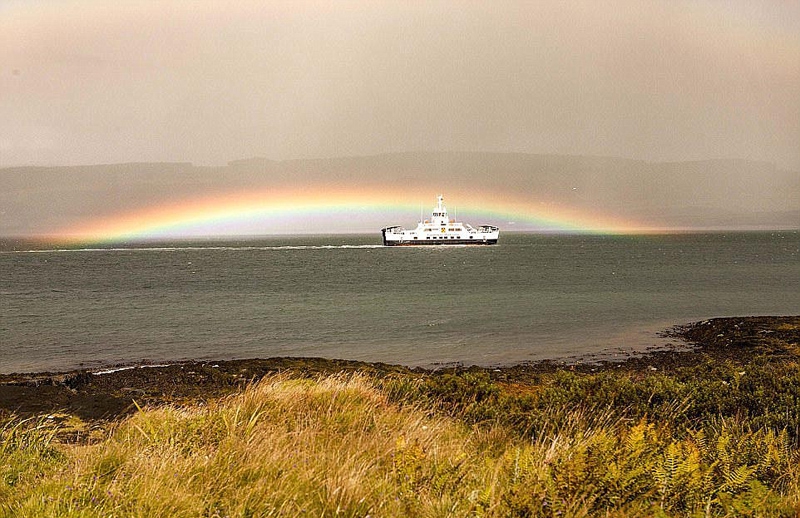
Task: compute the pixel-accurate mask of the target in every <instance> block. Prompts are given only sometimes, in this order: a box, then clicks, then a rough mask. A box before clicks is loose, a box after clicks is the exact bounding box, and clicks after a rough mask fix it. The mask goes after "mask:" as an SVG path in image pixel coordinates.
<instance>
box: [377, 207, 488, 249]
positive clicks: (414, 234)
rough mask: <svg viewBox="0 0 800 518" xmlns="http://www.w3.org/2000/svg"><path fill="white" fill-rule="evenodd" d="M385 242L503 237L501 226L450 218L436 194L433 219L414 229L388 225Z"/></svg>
mask: <svg viewBox="0 0 800 518" xmlns="http://www.w3.org/2000/svg"><path fill="white" fill-rule="evenodd" d="M381 233H382V234H383V244H384V245H385V246H409V245H493V244H495V243H497V239H498V238H499V237H500V229H499V228H497V227H495V226H493V225H480V226H479V227H478V228H473V227H472V226H470V225H468V224H466V223H461V222H458V221H456V220H455V219H450V217H449V216H448V215H447V209H446V208H445V206H444V198H442V195H441V194H440V195H439V196H438V197H437V203H436V207H435V208H434V209H433V213H432V214H431V219H430V220H427V219H426V220H424V221H420V222H419V223H418V224H417V228H415V229H414V230H406V229H404V228H403V227H386V228H384V229H382V230H381Z"/></svg>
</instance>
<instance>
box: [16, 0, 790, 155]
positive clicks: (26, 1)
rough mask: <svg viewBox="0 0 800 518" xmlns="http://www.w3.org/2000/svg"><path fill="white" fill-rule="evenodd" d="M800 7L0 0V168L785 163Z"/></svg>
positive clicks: (777, 1) (778, 1)
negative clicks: (339, 160)
mask: <svg viewBox="0 0 800 518" xmlns="http://www.w3.org/2000/svg"><path fill="white" fill-rule="evenodd" d="M798 27H800V2H798V1H790V0H760V1H752V0H664V1H660V0H630V1H629V0H609V1H603V2H598V1H596V0H589V1H585V2H562V1H542V2H531V1H519V2H514V1H497V0H492V1H481V2H469V1H460V0H458V1H457V0H446V1H436V0H426V1H424V2H414V1H412V2H409V1H402V2H383V1H379V0H364V1H353V2H347V1H344V2H330V1H322V2H310V1H302V0H291V1H284V2H269V1H266V2H262V1H255V0H244V1H239V2H221V1H219V2H217V1H210V0H194V1H191V2H187V1H183V0H180V1H178V0H153V1H137V0H124V1H123V0H119V1H117V0H107V1H98V0H0V167H6V166H14V165H67V164H92V163H108V162H127V161H187V162H193V163H195V164H224V163H227V162H228V161H229V160H235V159H238V158H245V157H252V156H264V157H268V158H273V159H290V158H304V157H332V156H347V155H364V154H373V153H381V152H391V151H405V150H409V151H417V150H458V151H473V150H474V151H518V152H526V153H561V154H588V155H610V156H620V157H628V158H638V159H645V160H654V161H662V160H694V159H705V158H746V159H756V160H766V161H769V162H775V163H776V164H777V165H778V166H779V167H781V168H788V169H792V170H800V29H798Z"/></svg>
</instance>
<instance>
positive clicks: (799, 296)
mask: <svg viewBox="0 0 800 518" xmlns="http://www.w3.org/2000/svg"><path fill="white" fill-rule="evenodd" d="M378 243H379V236H377V235H376V236H325V237H295V238H273V239H269V240H262V241H246V242H239V243H236V242H231V243H221V242H213V243H181V244H177V245H176V244H159V245H157V246H150V245H145V246H139V247H138V248H130V247H127V248H116V249H91V250H49V251H25V250H23V251H14V250H11V249H10V248H11V245H10V244H8V243H6V246H5V250H4V251H0V372H5V373H8V372H24V371H41V370H64V369H71V368H76V367H92V368H95V367H100V366H105V365H113V364H116V363H130V362H139V361H142V360H149V361H155V362H158V361H168V360H181V359H226V358H247V357H272V356H322V357H328V358H346V359H358V360H367V361H382V362H389V363H400V364H406V365H424V366H430V365H434V364H438V363H452V362H461V363H464V364H479V365H496V364H508V363H515V362H523V361H531V360H540V359H545V358H564V357H574V356H591V355H600V356H609V355H614V354H615V353H616V354H618V353H620V351H631V350H644V349H645V348H647V347H650V346H653V345H654V344H660V343H662V342H663V341H662V340H661V339H660V338H659V337H658V336H657V333H658V331H661V330H663V329H665V328H667V327H669V326H671V325H674V324H680V323H685V322H689V321H693V320H699V319H705V318H709V317H714V316H744V315H764V314H770V315H788V314H798V313H800V233H798V232H775V233H735V234H685V235H672V236H632V237H600V236H548V235H545V236H542V235H529V234H517V235H513V234H504V235H503V236H502V237H501V243H500V244H499V245H497V246H489V247H418V248H396V247H392V248H384V247H382V246H379V244H378Z"/></svg>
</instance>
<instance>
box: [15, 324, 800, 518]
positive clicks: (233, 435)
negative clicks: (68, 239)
mask: <svg viewBox="0 0 800 518" xmlns="http://www.w3.org/2000/svg"><path fill="white" fill-rule="evenodd" d="M722 325H723V324H720V323H709V324H704V323H700V324H697V325H696V326H693V327H692V328H691V329H688V330H685V334H686V335H687V337H689V338H692V337H693V338H694V339H699V340H702V345H704V346H705V348H700V349H698V350H695V351H689V352H685V353H664V354H663V355H662V356H658V355H653V356H650V357H646V358H640V359H638V360H631V361H630V362H626V363H620V364H606V365H571V366H570V365H539V366H530V367H529V368H526V367H523V366H519V367H516V368H514V369H497V370H495V369H478V368H472V369H450V370H447V371H445V370H441V371H436V372H431V371H421V370H416V371H410V370H405V369H393V368H385V369H381V368H374V369H338V370H336V369H331V371H330V372H325V371H324V370H323V371H321V372H320V371H317V372H310V370H309V369H296V370H295V369H289V370H285V371H283V372H277V373H272V374H267V375H265V376H263V377H261V378H260V379H259V380H253V381H250V382H248V383H246V384H245V385H244V386H243V388H241V389H240V388H234V389H231V391H230V392H229V393H227V394H226V395H220V396H219V397H209V398H199V397H196V398H191V399H187V400H180V401H178V400H175V401H172V402H171V403H168V404H165V403H162V404H150V405H147V406H143V405H142V404H139V402H137V406H134V408H133V411H132V412H129V413H127V414H125V415H124V416H121V417H118V418H114V419H109V420H105V421H97V420H94V421H88V420H85V419H82V418H80V417H78V416H75V415H71V414H69V413H63V412H62V413H52V412H49V413H48V412H40V413H31V414H29V415H26V416H20V415H11V414H7V415H6V416H5V417H4V418H2V421H0V516H2V517H5V516H9V517H10V516H15V517H16V516H209V517H210V516H220V517H222V516H354V517H355V516H361V517H363V516H373V517H377V516H520V517H523V516H597V515H603V516H796V515H798V514H800V363H798V354H799V353H800V351H798V345H797V344H798V340H797V338H798V336H800V319H798V318H787V319H780V320H776V321H773V322H771V324H770V325H769V326H768V328H767V327H765V326H764V325H762V324H756V323H755V321H752V322H748V323H746V324H745V323H742V324H741V325H739V324H738V323H734V322H725V323H724V326H725V329H724V330H722V329H721V327H720V326H722ZM734 326H737V327H734ZM721 330H722V331H723V332H720V331H721ZM692 333H694V334H692ZM128 393H129V394H130V393H132V392H131V391H129V392H128ZM133 394H135V395H140V396H144V395H145V394H143V393H133ZM135 395H134V398H133V399H134V400H135V399H136V397H135Z"/></svg>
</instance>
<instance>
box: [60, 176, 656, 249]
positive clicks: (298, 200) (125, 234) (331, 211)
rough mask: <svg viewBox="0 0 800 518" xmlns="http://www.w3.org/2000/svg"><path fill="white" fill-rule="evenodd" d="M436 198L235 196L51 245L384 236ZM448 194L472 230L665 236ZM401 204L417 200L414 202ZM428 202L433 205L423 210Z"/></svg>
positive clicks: (142, 215) (516, 200)
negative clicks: (305, 235) (383, 230)
mask: <svg viewBox="0 0 800 518" xmlns="http://www.w3.org/2000/svg"><path fill="white" fill-rule="evenodd" d="M436 194H438V193H433V192H430V193H428V192H426V193H422V192H397V191H396V190H386V189H383V190H381V189H365V188H362V189H353V190H344V189H341V188H336V187H330V186H318V187H315V188H313V189H309V188H294V189H292V188H284V189H279V190H276V189H265V190H261V191H250V192H229V193H224V194H218V195H209V196H205V197H198V198H192V199H184V200H179V201H173V202H169V203H165V204H162V205H156V206H149V207H143V208H140V209H137V210H133V211H131V212H128V213H119V214H108V215H105V216H102V217H99V218H95V219H92V220H88V221H83V222H81V223H79V224H76V225H71V226H69V227H68V228H64V229H61V230H60V231H58V232H56V233H55V234H54V235H52V236H51V239H52V240H54V241H57V242H67V243H74V244H89V243H98V244H99V243H118V242H128V241H146V240H159V239H174V238H201V237H202V238H211V237H226V236H227V237H234V236H235V237H240V236H259V235H260V236H263V235H270V234H303V233H321V234H322V233H349V232H352V233H361V232H378V230H379V229H380V228H381V227H382V226H388V225H392V224H405V225H406V226H409V225H413V224H414V222H415V221H416V218H417V217H418V215H419V213H420V209H421V208H422V210H423V211H424V213H425V214H426V215H427V214H429V212H430V207H432V206H433V204H434V201H433V200H434V197H435V195H436ZM443 194H444V195H445V201H446V203H448V207H449V208H450V212H451V214H453V213H454V212H455V211H454V207H455V204H457V205H458V206H460V207H465V208H466V210H464V211H462V212H461V213H460V214H459V219H463V220H465V221H467V222H468V223H472V224H481V223H494V224H498V225H499V226H500V227H501V228H502V229H503V230H514V229H519V230H532V231H537V230H538V231H549V232H563V233H595V234H633V233H653V232H658V231H660V229H656V228H652V227H648V226H646V225H643V224H640V223H637V222H632V221H626V220H622V219H619V218H615V217H613V216H609V215H600V214H596V213H587V212H581V211H578V210H574V209H571V208H568V207H564V206H556V205H553V204H549V203H546V202H537V201H531V200H528V199H524V198H522V197H509V196H508V195H506V194H502V195H501V194H492V195H486V194H485V193H482V194H481V195H479V196H476V195H474V194H465V193H458V192H452V193H448V192H444V193H443ZM399 200H413V201H414V203H408V202H402V201H399ZM420 202H427V203H424V205H423V207H420ZM397 218H402V219H400V220H398V219H397Z"/></svg>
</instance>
